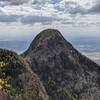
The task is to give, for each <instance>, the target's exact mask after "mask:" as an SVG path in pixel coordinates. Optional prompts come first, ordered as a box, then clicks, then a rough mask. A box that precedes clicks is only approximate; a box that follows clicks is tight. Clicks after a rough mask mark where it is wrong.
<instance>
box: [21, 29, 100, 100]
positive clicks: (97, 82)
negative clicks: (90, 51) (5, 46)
mask: <svg viewBox="0 0 100 100" xmlns="http://www.w3.org/2000/svg"><path fill="white" fill-rule="evenodd" d="M22 56H23V57H25V59H27V61H29V62H30V66H31V68H32V70H33V71H34V72H35V73H36V74H37V75H39V77H40V79H41V80H42V82H43V83H44V86H45V88H46V91H47V93H48V95H49V98H50V100H100V66H98V65H97V64H96V63H94V62H93V61H91V60H90V59H88V58H87V57H85V56H83V55H82V54H81V53H79V52H78V51H77V50H76V49H75V48H74V47H73V46H72V45H71V44H70V43H69V42H68V41H66V40H65V39H64V37H63V36H62V34H61V33H60V32H59V31H58V30H55V29H47V30H44V31H42V32H40V33H39V34H38V35H37V36H36V38H35V39H34V40H33V41H32V43H31V45H30V47H29V48H28V50H27V51H26V52H24V53H23V54H22Z"/></svg>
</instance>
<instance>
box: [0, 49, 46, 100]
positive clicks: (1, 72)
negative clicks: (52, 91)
mask: <svg viewBox="0 0 100 100" xmlns="http://www.w3.org/2000/svg"><path fill="white" fill-rule="evenodd" d="M7 94H8V95H9V96H7ZM8 97H10V98H11V100H47V94H46V92H45V89H44V87H43V85H42V83H41V82H40V80H39V78H38V77H37V76H36V75H35V74H34V73H33V72H32V71H31V69H30V67H29V65H28V63H27V62H26V61H25V60H24V59H23V58H22V57H20V56H19V55H17V54H16V53H14V52H11V51H8V50H3V49H0V100H9V99H8ZM1 98H2V99H1ZM4 98H5V99H4Z"/></svg>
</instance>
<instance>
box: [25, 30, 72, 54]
mask: <svg viewBox="0 0 100 100" xmlns="http://www.w3.org/2000/svg"><path fill="white" fill-rule="evenodd" d="M63 48H66V49H67V50H68V51H69V50H71V49H73V46H72V45H71V44H70V43H69V42H68V41H67V40H65V39H64V37H63V35H62V34H61V32H60V31H59V30H57V29H46V30H43V31H42V32H40V33H39V34H38V35H37V36H36V37H35V39H34V40H33V41H32V43H31V44H30V46H29V48H28V50H27V51H26V52H25V53H24V55H25V54H27V53H30V52H31V51H33V50H41V49H43V50H44V49H45V50H46V51H48V52H51V51H55V50H56V52H57V51H60V50H63Z"/></svg>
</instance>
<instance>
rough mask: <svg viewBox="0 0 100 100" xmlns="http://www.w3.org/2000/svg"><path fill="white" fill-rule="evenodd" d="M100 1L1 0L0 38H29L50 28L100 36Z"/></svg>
mask: <svg viewBox="0 0 100 100" xmlns="http://www.w3.org/2000/svg"><path fill="white" fill-rule="evenodd" d="M99 27H100V0H0V40H28V39H31V37H32V36H35V35H36V34H37V33H39V32H40V31H41V30H43V29H46V28H56V29H59V30H60V31H61V32H62V33H63V35H64V36H78V35H81V36H100V28H99Z"/></svg>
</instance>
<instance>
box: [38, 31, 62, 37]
mask: <svg viewBox="0 0 100 100" xmlns="http://www.w3.org/2000/svg"><path fill="white" fill-rule="evenodd" d="M37 36H40V37H44V38H47V37H55V36H60V37H62V35H61V33H60V31H59V30H57V29H46V30H43V31H42V32H40V33H39V35H37Z"/></svg>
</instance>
